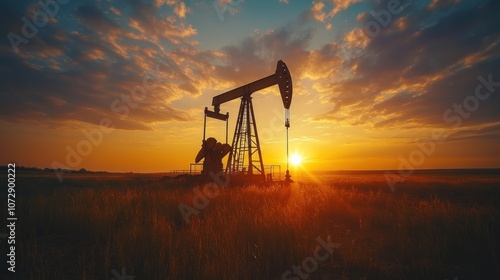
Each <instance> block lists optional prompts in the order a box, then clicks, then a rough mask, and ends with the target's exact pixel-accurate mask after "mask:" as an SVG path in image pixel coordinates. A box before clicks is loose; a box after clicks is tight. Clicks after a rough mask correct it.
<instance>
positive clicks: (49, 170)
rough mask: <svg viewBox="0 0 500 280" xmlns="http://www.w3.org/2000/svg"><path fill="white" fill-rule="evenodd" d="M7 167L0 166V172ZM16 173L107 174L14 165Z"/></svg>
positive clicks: (82, 169) (85, 170)
mask: <svg viewBox="0 0 500 280" xmlns="http://www.w3.org/2000/svg"><path fill="white" fill-rule="evenodd" d="M7 169H8V168H7V165H2V166H0V171H7ZM16 171H28V172H56V171H58V172H61V171H64V173H109V172H107V171H89V170H87V169H85V168H80V169H78V170H73V169H61V168H58V169H54V168H47V167H46V168H38V167H26V166H19V165H16Z"/></svg>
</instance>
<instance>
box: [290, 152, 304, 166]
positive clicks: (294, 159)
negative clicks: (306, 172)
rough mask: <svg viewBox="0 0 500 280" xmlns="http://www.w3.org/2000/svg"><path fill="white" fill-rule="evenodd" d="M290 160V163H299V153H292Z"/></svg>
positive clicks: (300, 161) (300, 158) (300, 160)
mask: <svg viewBox="0 0 500 280" xmlns="http://www.w3.org/2000/svg"><path fill="white" fill-rule="evenodd" d="M290 162H291V163H292V165H300V164H301V163H302V157H301V156H300V155H299V154H293V155H292V156H291V157H290Z"/></svg>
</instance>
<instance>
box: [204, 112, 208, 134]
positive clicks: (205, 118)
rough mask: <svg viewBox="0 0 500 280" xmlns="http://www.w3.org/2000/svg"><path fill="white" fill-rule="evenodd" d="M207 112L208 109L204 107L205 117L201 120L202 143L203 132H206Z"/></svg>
mask: <svg viewBox="0 0 500 280" xmlns="http://www.w3.org/2000/svg"><path fill="white" fill-rule="evenodd" d="M207 110H208V108H207V107H205V117H204V118H203V141H205V132H206V130H207Z"/></svg>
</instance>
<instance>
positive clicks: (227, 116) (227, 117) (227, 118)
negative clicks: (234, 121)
mask: <svg viewBox="0 0 500 280" xmlns="http://www.w3.org/2000/svg"><path fill="white" fill-rule="evenodd" d="M228 123H229V113H226V144H227V134H228V131H229V130H228V128H229V124H228Z"/></svg>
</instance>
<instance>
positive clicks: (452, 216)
mask: <svg viewBox="0 0 500 280" xmlns="http://www.w3.org/2000/svg"><path fill="white" fill-rule="evenodd" d="M494 173H495V172H493V173H491V174H462V173H461V172H454V173H448V174H441V173H439V172H434V173H425V174H424V173H423V174H414V175H412V176H410V177H408V178H406V180H405V181H404V182H402V183H400V184H397V185H396V190H395V192H392V191H391V190H390V188H389V187H388V185H387V183H386V181H385V179H384V176H383V174H382V173H376V172H374V173H368V172H364V173H363V172H344V173H342V172H339V173H321V174H317V175H316V176H315V177H308V176H306V175H305V174H304V175H301V176H300V177H299V178H300V180H301V183H295V184H293V185H292V186H288V187H278V186H276V187H263V186H255V185H253V186H246V187H224V188H219V193H218V194H217V195H214V197H213V198H207V200H206V201H198V202H197V203H203V204H204V208H203V209H201V210H199V213H198V214H193V215H191V216H190V217H189V224H187V223H186V220H185V219H184V217H183V215H182V214H181V211H180V210H179V204H181V203H183V204H184V205H187V206H190V207H194V203H193V198H194V197H195V196H196V194H195V191H194V190H193V186H188V185H186V184H185V183H183V182H178V183H172V182H170V181H162V180H160V178H161V176H159V175H137V174H98V175H95V174H68V175H66V177H65V178H64V181H63V182H62V183H59V181H58V180H57V178H56V177H55V175H53V174H51V173H22V172H20V173H18V174H17V186H16V191H17V192H16V195H17V198H16V199H17V205H16V208H17V217H18V219H19V221H18V227H17V229H16V235H17V243H16V244H17V258H16V263H17V264H16V273H15V277H13V274H12V273H4V271H6V270H3V271H2V273H3V275H0V277H4V278H6V279H51V280H52V279H116V280H120V279H132V278H126V277H125V275H122V276H121V277H119V275H121V274H122V272H123V271H122V268H123V269H124V271H126V275H129V276H135V278H134V279H136V280H140V279H500V211H499V209H500V175H495V174H494ZM496 174H498V172H497V173H496ZM2 184H4V185H6V182H5V180H3V181H2ZM201 187H202V186H201ZM3 197H6V195H5V192H3ZM5 200H6V199H2V205H1V207H3V208H2V209H6V208H7V206H6V204H5ZM5 212H6V211H2V214H1V215H0V218H2V219H3V220H5V218H6V213H5ZM328 237H329V238H330V240H331V242H333V243H336V244H338V245H339V246H336V247H335V248H334V249H333V250H332V252H328V251H327V250H325V249H323V250H322V251H321V254H323V255H325V254H327V256H328V258H326V259H325V260H321V261H311V260H312V259H313V257H314V256H315V251H316V248H318V246H319V245H320V243H319V241H318V238H319V239H322V240H324V241H326V240H328ZM0 248H1V250H2V251H1V252H2V255H1V257H0V258H1V259H0V260H1V261H2V263H5V261H6V259H5V258H6V256H5V255H6V254H5V253H4V252H7V244H6V243H5V242H2V243H0ZM305 260H309V261H305ZM315 264H316V265H315ZM292 266H300V267H302V268H299V269H300V272H298V273H295V272H294V270H293V268H292ZM287 271H290V272H289V273H288V274H287V273H286V272H287ZM113 272H114V273H113Z"/></svg>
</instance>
